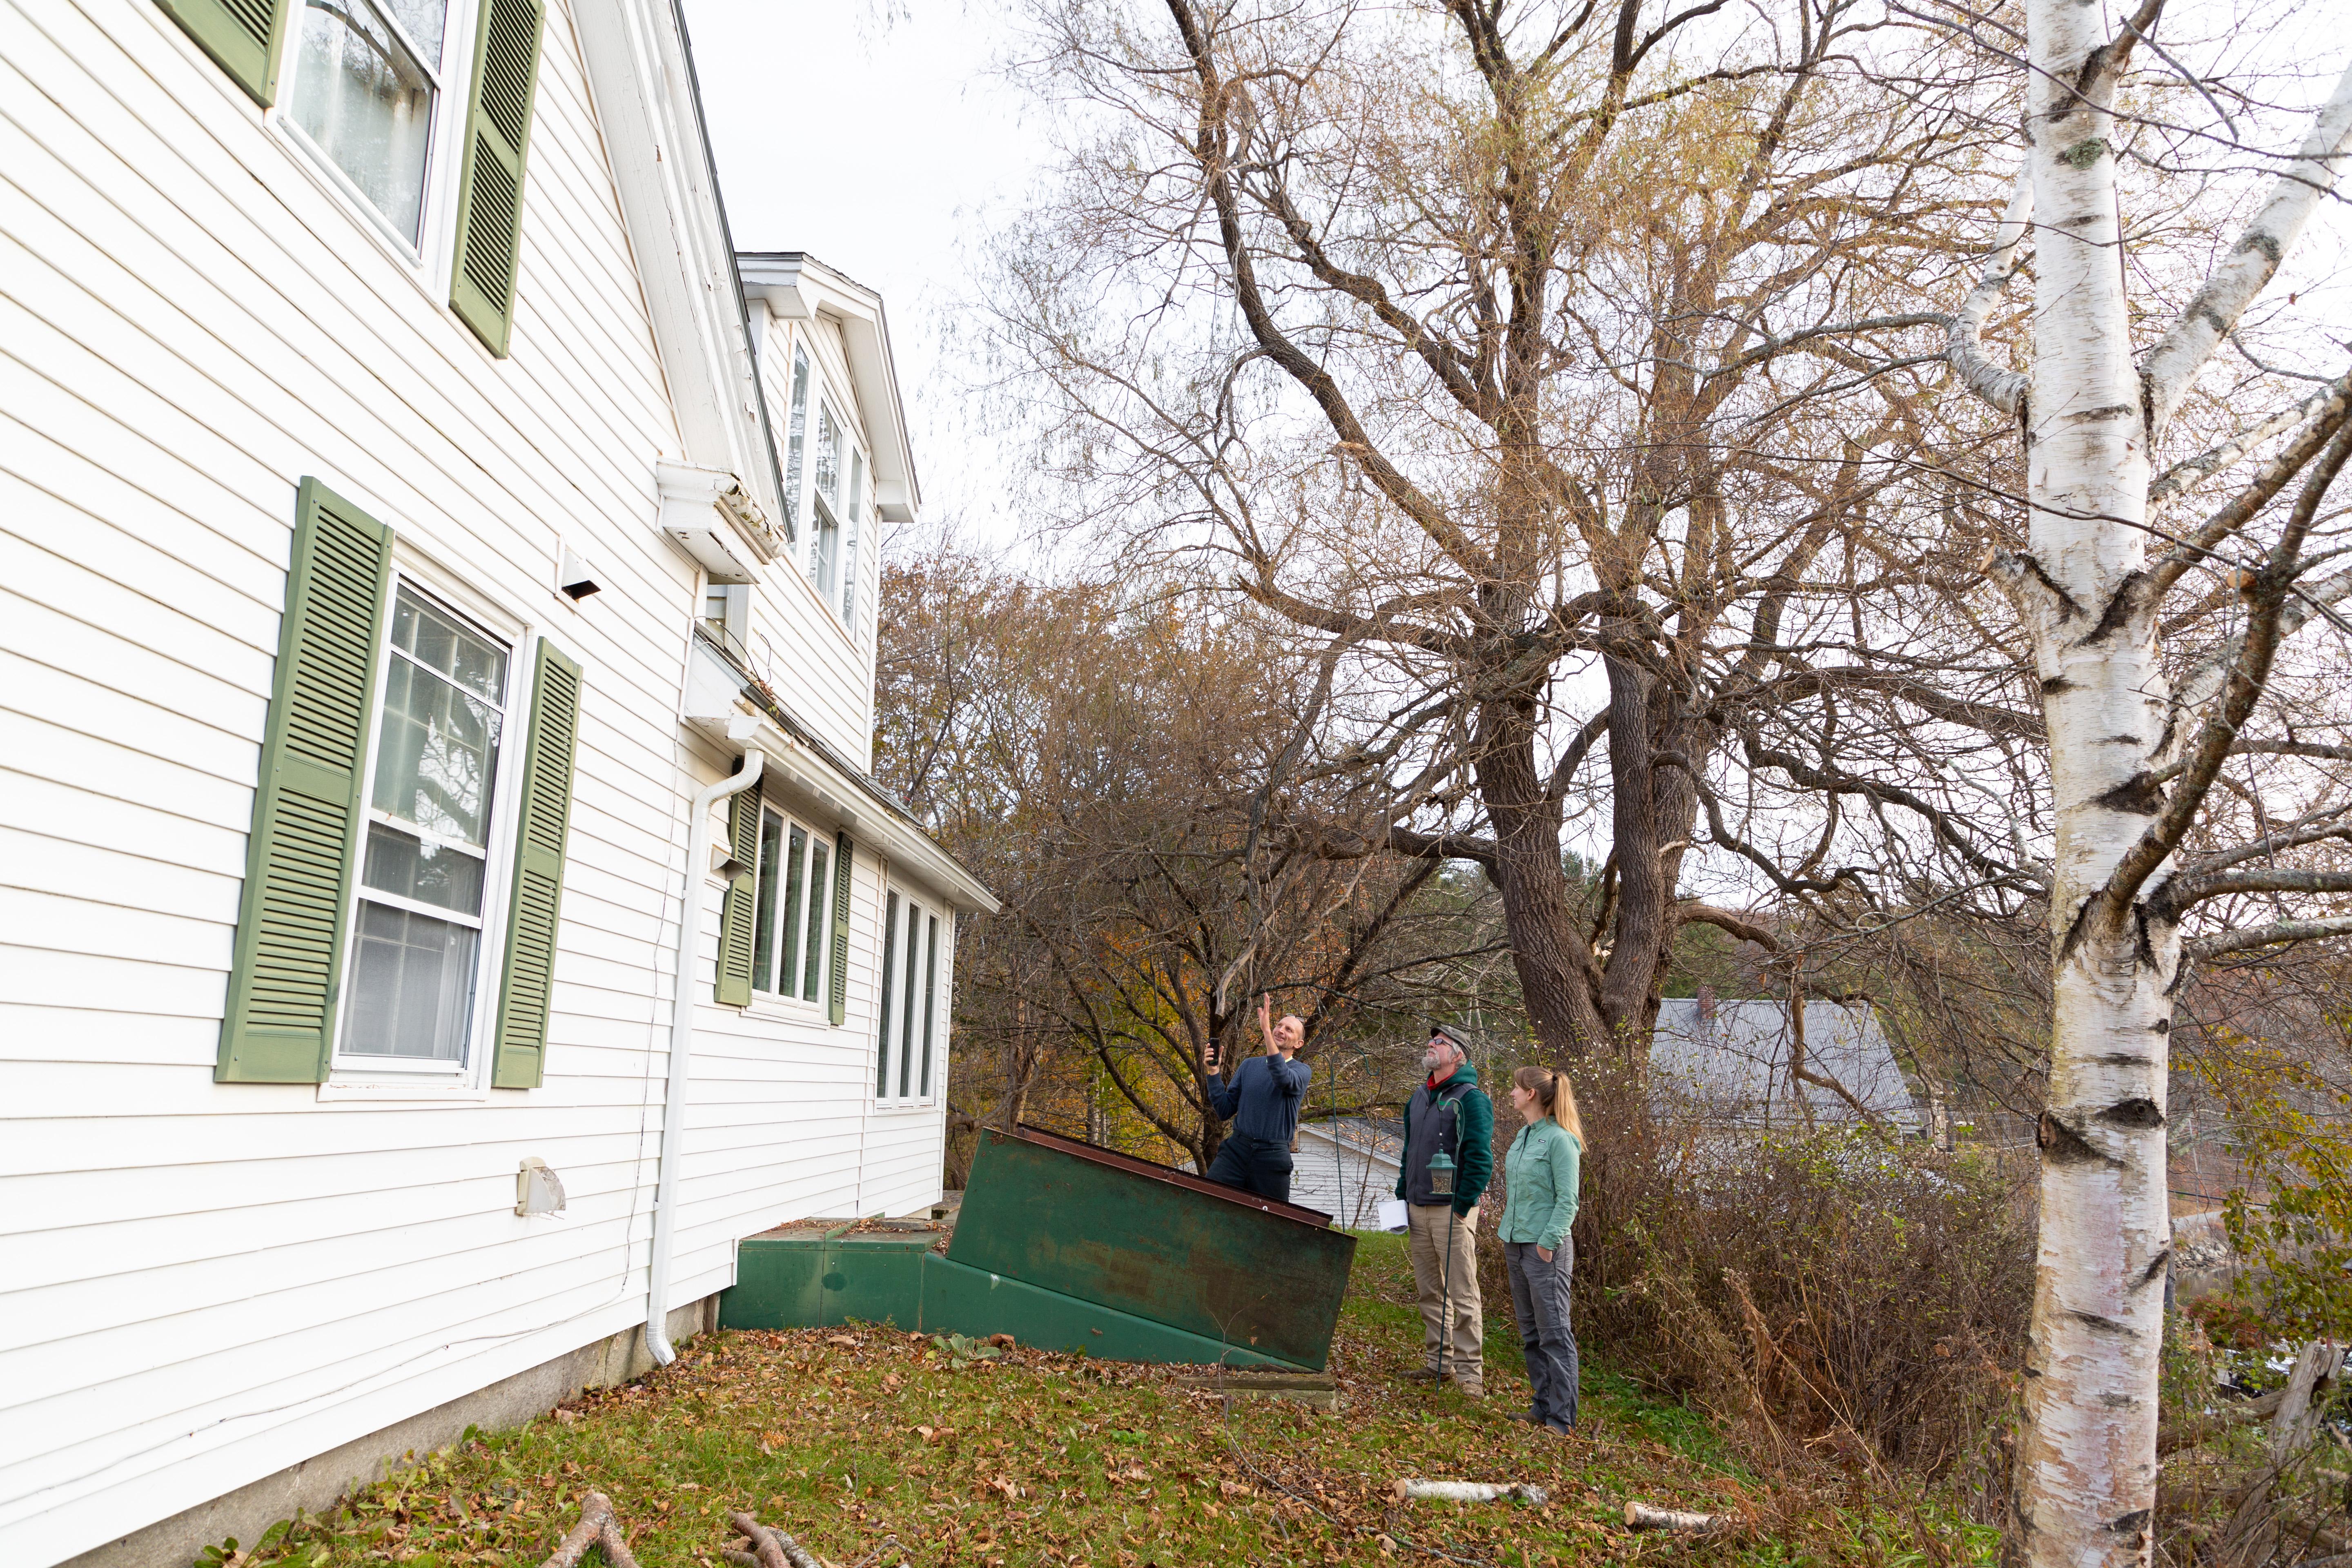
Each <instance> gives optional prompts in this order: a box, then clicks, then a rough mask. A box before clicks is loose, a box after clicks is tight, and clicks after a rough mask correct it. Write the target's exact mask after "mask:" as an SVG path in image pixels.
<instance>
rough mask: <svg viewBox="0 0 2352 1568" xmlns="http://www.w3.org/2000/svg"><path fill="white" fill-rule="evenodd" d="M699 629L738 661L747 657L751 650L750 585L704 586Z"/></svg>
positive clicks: (720, 584) (715, 584)
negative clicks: (700, 626) (700, 627)
mask: <svg viewBox="0 0 2352 1568" xmlns="http://www.w3.org/2000/svg"><path fill="white" fill-rule="evenodd" d="M702 627H703V630H705V631H707V632H709V634H710V636H711V637H712V638H713V639H714V640H715V641H717V642H718V644H719V647H723V648H725V649H726V650H727V651H728V652H730V653H731V654H733V655H734V656H735V657H736V658H750V657H751V584H748V583H706V584H703V588H702Z"/></svg>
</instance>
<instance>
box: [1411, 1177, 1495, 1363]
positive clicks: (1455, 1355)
mask: <svg viewBox="0 0 2352 1568" xmlns="http://www.w3.org/2000/svg"><path fill="white" fill-rule="evenodd" d="M1405 1228H1406V1229H1407V1230H1408V1231H1409V1232H1411V1233H1412V1282H1413V1285H1414V1287H1415V1289H1417V1290H1418V1292H1419V1294H1420V1297H1421V1326H1422V1338H1423V1343H1424V1344H1425V1346H1426V1347H1427V1353H1428V1356H1429V1370H1430V1371H1432V1372H1449V1373H1453V1374H1454V1382H1456V1383H1458V1384H1461V1385H1462V1386H1463V1387H1464V1388H1478V1387H1480V1386H1482V1385H1483V1384H1484V1383H1485V1382H1486V1362H1485V1360H1484V1359H1483V1352H1482V1344H1483V1342H1484V1341H1485V1338H1486V1314H1485V1312H1484V1310H1482V1308H1481V1305H1480V1302H1479V1300H1478V1252H1477V1232H1476V1230H1475V1228H1473V1226H1472V1224H1471V1222H1470V1221H1468V1220H1466V1219H1463V1218H1461V1217H1459V1216H1458V1215H1455V1214H1454V1205H1451V1204H1413V1205H1410V1206H1408V1207H1407V1208H1406V1210H1405ZM1449 1257H1450V1258H1451V1262H1452V1275H1453V1278H1452V1281H1451V1285H1450V1288H1449V1283H1448V1280H1447V1271H1448V1270H1447V1264H1448V1259H1449ZM1449 1297H1451V1298H1452V1301H1453V1316H1454V1325H1453V1346H1452V1349H1451V1350H1450V1351H1446V1350H1444V1349H1443V1347H1444V1344H1445V1339H1446V1329H1445V1317H1446V1301H1447V1299H1448V1298H1449ZM1441 1362H1442V1363H1443V1364H1442V1365H1441V1364H1440V1363H1441Z"/></svg>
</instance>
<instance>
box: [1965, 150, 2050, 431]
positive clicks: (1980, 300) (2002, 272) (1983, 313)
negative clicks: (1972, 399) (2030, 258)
mask: <svg viewBox="0 0 2352 1568" xmlns="http://www.w3.org/2000/svg"><path fill="white" fill-rule="evenodd" d="M2032 216H2033V186H2032V183H2031V182H2030V181H2029V180H2028V179H2027V177H2026V175H2025V173H2024V171H2022V170H2021V171H2019V173H2018V176H2017V190H2016V192H2015V194H2013V195H2011V197H2010V198H2009V210H2008V211H2006V212H2004V213H2002V214H2001V215H2000V227H1999V228H1997V229H1995V230H1993V236H1992V254H1991V255H1990V257H1988V258H1986V259H1985V268H1984V272H1983V275H1982V276H1980V277H1979V279H1977V286H1976V287H1975V288H1973V289H1969V297H1968V299H1967V300H1966V301H1964V302H1963V303H1962V304H1961V306H1960V310H1959V314H1958V315H1956V316H1954V317H1953V318H1952V331H1951V335H1950V337H1949V338H1948V340H1947V341H1946V342H1945V345H1944V358H1945V361H1946V362H1947V363H1949V364H1950V365H1951V367H1952V368H1953V369H1954V370H1955V371H1957V372H1958V373H1959V377H1960V380H1961V381H1962V382H1963V383H1965V384H1967V386H1968V389H1969V391H1970V392H1973V393H1975V394H1976V395H1978V396H1979V397H1981V398H1983V399H1984V400H1985V401H1986V402H1987V403H1990V404H1991V405H1993V406H1994V407H1995V408H1998V409H2000V411H2001V412H2002V413H2003V414H2011V415H2014V414H2020V413H2021V412H2022V411H2023V410H2024V407H2025V389H2026V384H2027V383H2026V378H2025V376H2024V375H2023V374H2022V373H2021V372H2018V371H2013V370H2006V369H2003V368H2002V367H2001V366H2000V365H1997V364H1995V363H1992V361H1991V360H1990V359H1988V358H1986V357H1985V352H1984V321H1985V318H1986V317H1987V316H1989V315H1990V314H1991V313H1992V308H1993V306H1994V305H1995V304H1997V303H1999V302H2000V297H2001V294H2002V292H2003V291H2004V290H2005V289H2008V287H2009V280H2010V279H2012V278H2014V277H2016V276H2017V247H2018V242H2019V241H2021V240H2022V239H2023V238H2024V237H2025V231H2026V229H2027V227H2028V226H2029V224H2028V220H2029V219H2030V218H2032Z"/></svg>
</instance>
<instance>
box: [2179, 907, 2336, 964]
mask: <svg viewBox="0 0 2352 1568" xmlns="http://www.w3.org/2000/svg"><path fill="white" fill-rule="evenodd" d="M2331 936H2352V915H2330V916H2328V917H2327V918H2326V919H2325V920H2315V921H2279V922H2278V923H2277V924H2276V925H2267V926H2255V927H2253V928H2252V930H2249V931H2223V932H2222V933H2221V935H2219V936H2209V937H2206V938H2204V939H2203V940H2201V941H2199V942H2190V943H2189V944H2188V951H2189V957H2191V958H2197V959H2208V958H2220V957H2222V956H2223V955H2225V954H2227V953H2232V952H2251V951H2252V950H2253V949H2254V948H2258V947H2275V946H2277V945H2278V944H2279V943H2281V942H2316V941H2318V940H2320V939H2322V938H2324V937H2331Z"/></svg>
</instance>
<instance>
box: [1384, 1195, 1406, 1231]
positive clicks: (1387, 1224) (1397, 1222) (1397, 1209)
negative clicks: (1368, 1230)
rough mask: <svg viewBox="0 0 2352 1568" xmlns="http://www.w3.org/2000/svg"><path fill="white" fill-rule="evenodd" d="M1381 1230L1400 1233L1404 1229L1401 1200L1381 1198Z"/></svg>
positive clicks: (1402, 1201) (1402, 1202) (1402, 1203)
mask: <svg viewBox="0 0 2352 1568" xmlns="http://www.w3.org/2000/svg"><path fill="white" fill-rule="evenodd" d="M1404 1228H1405V1220H1404V1200H1403V1199H1402V1198H1382V1199H1381V1229H1382V1230H1396V1231H1401V1230H1403V1229H1404Z"/></svg>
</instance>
